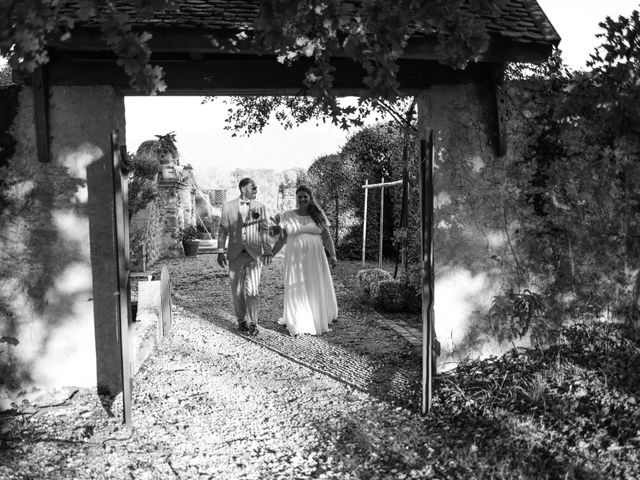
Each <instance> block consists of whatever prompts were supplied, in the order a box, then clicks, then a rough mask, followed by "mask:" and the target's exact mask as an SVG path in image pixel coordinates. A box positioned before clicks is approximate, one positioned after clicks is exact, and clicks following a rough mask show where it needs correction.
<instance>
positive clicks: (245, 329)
mask: <svg viewBox="0 0 640 480" xmlns="http://www.w3.org/2000/svg"><path fill="white" fill-rule="evenodd" d="M238 330H240V332H242V333H246V332H248V331H249V327H248V326H247V322H245V321H244V320H241V321H239V322H238Z"/></svg>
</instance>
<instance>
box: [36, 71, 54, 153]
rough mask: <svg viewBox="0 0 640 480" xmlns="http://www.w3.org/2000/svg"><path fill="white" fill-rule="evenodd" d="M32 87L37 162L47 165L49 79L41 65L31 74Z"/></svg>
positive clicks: (48, 145) (48, 144)
mask: <svg viewBox="0 0 640 480" xmlns="http://www.w3.org/2000/svg"><path fill="white" fill-rule="evenodd" d="M32 87H33V112H34V119H33V120H34V125H35V127H36V148H37V151H38V160H39V161H40V162H41V163H47V162H49V160H50V159H51V151H50V150H51V146H50V139H49V79H48V75H47V67H46V66H45V65H41V66H40V67H38V68H36V70H35V71H34V72H33V77H32Z"/></svg>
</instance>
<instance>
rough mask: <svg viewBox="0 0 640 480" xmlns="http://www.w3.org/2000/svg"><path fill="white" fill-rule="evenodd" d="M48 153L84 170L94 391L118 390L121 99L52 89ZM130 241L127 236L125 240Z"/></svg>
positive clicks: (97, 90) (107, 92)
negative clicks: (116, 174) (116, 180)
mask: <svg viewBox="0 0 640 480" xmlns="http://www.w3.org/2000/svg"><path fill="white" fill-rule="evenodd" d="M50 114H51V116H50V119H51V139H52V141H51V151H52V154H53V156H54V157H56V158H58V159H59V160H58V161H59V162H60V163H62V164H64V165H67V166H68V168H71V169H76V170H78V172H81V174H84V171H85V169H86V172H87V173H86V177H85V178H87V186H86V187H85V189H84V191H83V195H85V196H86V197H87V198H86V202H87V209H86V217H85V220H84V221H83V226H82V228H83V229H84V230H85V232H86V234H85V238H86V239H88V240H89V242H88V243H85V248H87V249H89V247H90V263H91V280H92V284H93V289H92V301H93V326H94V338H95V352H96V374H97V388H98V392H100V393H106V394H112V395H113V394H116V393H118V392H120V391H121V389H122V371H123V360H122V354H121V352H122V346H121V343H120V342H121V341H122V339H121V338H120V335H119V325H118V318H117V304H118V297H117V296H114V292H116V291H117V290H118V289H117V282H118V280H117V256H116V242H115V240H114V238H115V234H116V231H115V220H114V186H113V168H112V159H111V132H112V131H113V130H118V131H119V134H120V142H121V144H125V143H126V142H125V114H124V97H123V96H122V95H121V94H120V93H118V92H116V91H115V90H114V89H113V88H112V87H108V86H96V87H55V88H53V89H52V99H51V113H50ZM127 241H128V239H127Z"/></svg>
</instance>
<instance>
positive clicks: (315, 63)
mask: <svg viewBox="0 0 640 480" xmlns="http://www.w3.org/2000/svg"><path fill="white" fill-rule="evenodd" d="M128 3H129V4H131V3H133V5H134V7H135V12H136V13H135V14H136V17H140V18H142V19H144V18H150V17H152V16H153V14H154V13H155V12H158V11H167V10H169V11H171V10H174V9H175V6H176V4H177V3H178V2H177V1H176V0H132V1H131V2H128ZM463 4H464V5H465V7H464V8H463ZM63 7H64V8H63ZM493 8H494V7H493V2H492V0H471V1H469V2H464V1H463V0H446V1H444V0H393V1H392V0H368V1H364V2H354V3H352V2H344V1H341V0H303V1H299V0H260V2H259V11H258V15H257V18H256V19H255V22H254V25H253V27H252V28H251V29H250V30H248V31H247V32H241V34H242V35H243V36H244V37H247V38H248V39H249V42H250V44H251V45H252V48H253V49H255V50H258V51H260V52H262V53H266V54H273V55H276V57H277V59H278V61H280V62H282V63H286V64H290V63H292V62H295V61H298V60H302V59H304V60H311V62H312V66H311V67H310V68H309V69H308V71H307V72H306V74H305V77H304V78H303V79H301V87H302V89H303V90H304V92H305V94H307V95H310V96H313V97H316V98H321V99H323V100H322V108H323V109H328V110H333V113H335V112H337V111H338V110H339V106H338V104H337V100H336V96H335V93H334V91H333V80H334V67H333V66H332V65H331V58H332V57H333V56H336V55H342V56H344V55H346V56H347V57H349V58H352V59H354V60H355V61H356V62H358V63H359V64H360V65H362V67H363V68H364V71H365V72H366V74H365V77H364V78H363V81H364V83H365V85H366V87H367V89H366V92H363V97H364V98H378V97H383V98H390V99H393V98H395V97H396V96H397V95H398V87H399V86H398V82H397V73H398V64H397V60H398V58H399V57H400V55H401V54H402V53H403V51H404V49H405V48H406V46H407V42H408V39H409V38H410V37H411V36H412V35H414V34H416V33H420V34H422V35H425V34H427V35H436V36H437V42H438V46H437V51H438V53H439V54H440V55H441V57H442V61H443V62H444V63H446V64H449V65H452V66H455V67H463V66H464V65H466V63H467V62H469V61H471V60H475V59H477V58H478V56H479V55H480V54H481V53H482V52H483V51H485V50H486V49H487V47H488V42H489V36H488V34H487V32H486V28H485V25H484V23H483V22H482V20H481V18H480V16H479V15H478V14H479V13H487V12H488V11H491V10H492V9H493ZM70 12H71V13H70ZM173 14H175V15H179V12H177V11H174V12H173ZM78 21H80V22H83V23H87V22H89V23H91V24H96V25H98V26H99V28H100V32H101V36H102V39H103V40H104V42H105V44H106V45H107V46H108V47H109V48H110V49H111V50H112V51H113V52H114V53H115V54H116V56H117V59H118V60H117V61H118V64H119V65H120V66H121V67H122V68H123V69H124V71H125V72H126V74H127V75H128V77H129V79H130V84H131V86H132V87H133V88H135V89H136V90H139V91H144V92H146V93H149V94H155V93H158V92H162V91H164V90H165V88H166V84H165V82H164V72H163V71H162V69H161V68H160V67H158V66H152V65H151V64H150V57H151V50H150V48H149V44H148V41H149V39H150V38H151V35H150V34H149V33H148V32H145V31H136V30H135V29H134V28H132V18H131V16H130V15H129V14H127V13H125V12H124V11H123V10H122V9H120V10H119V9H118V8H117V5H116V3H115V2H112V1H110V0H79V1H78V2H77V4H67V2H62V1H60V0H20V1H17V0H8V1H4V2H2V4H0V55H3V56H6V57H8V58H9V63H10V65H11V67H12V68H14V69H15V70H16V71H18V72H21V73H26V74H30V73H32V72H33V71H34V70H35V69H36V68H37V67H38V66H39V65H43V64H45V63H47V62H48V61H49V55H48V51H47V45H48V43H49V42H50V40H51V39H56V40H57V41H62V42H64V41H66V40H68V39H70V38H71V36H72V35H73V30H74V27H75V26H76V23H78Z"/></svg>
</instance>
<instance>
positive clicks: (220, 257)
mask: <svg viewBox="0 0 640 480" xmlns="http://www.w3.org/2000/svg"><path fill="white" fill-rule="evenodd" d="M218 265H220V266H221V267H222V268H227V256H226V255H225V254H224V253H219V254H218Z"/></svg>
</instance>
